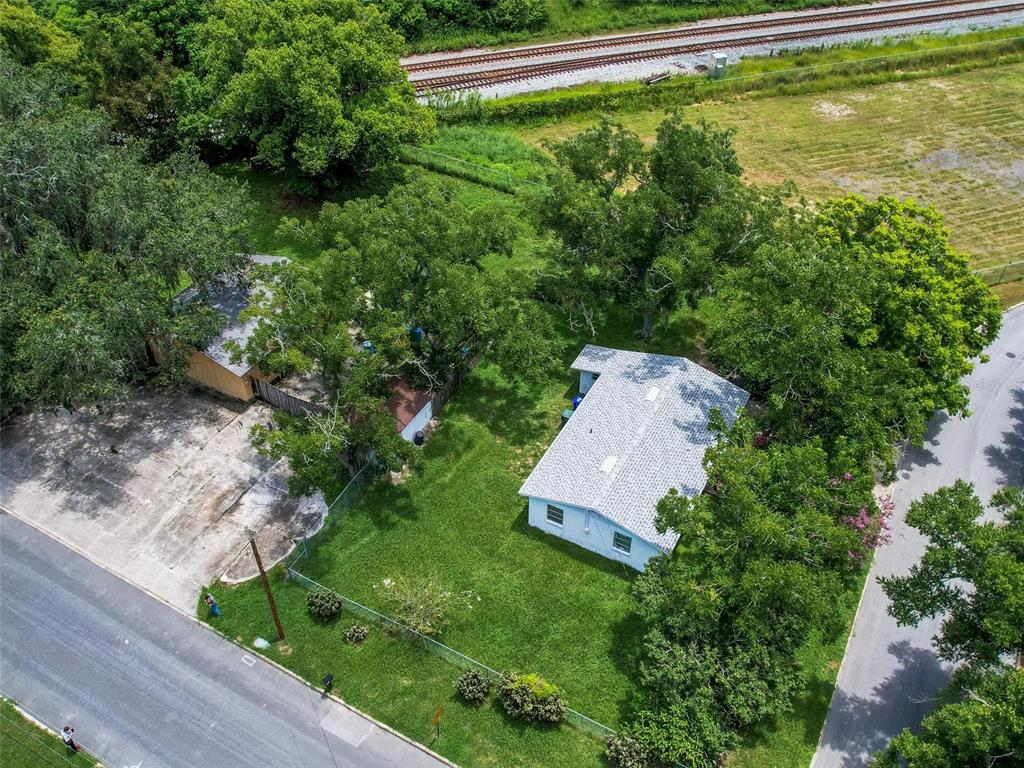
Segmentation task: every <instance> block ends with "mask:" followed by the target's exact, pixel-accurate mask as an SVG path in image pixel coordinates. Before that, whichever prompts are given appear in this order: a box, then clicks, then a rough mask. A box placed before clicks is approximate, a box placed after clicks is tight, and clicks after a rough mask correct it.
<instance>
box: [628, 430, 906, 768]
mask: <svg viewBox="0 0 1024 768" xmlns="http://www.w3.org/2000/svg"><path fill="white" fill-rule="evenodd" d="M718 429H719V430H720V439H719V442H718V443H717V444H716V445H714V446H711V447H710V448H708V450H707V452H706V453H705V458H704V465H705V468H706V470H707V473H708V487H709V489H710V490H709V493H708V494H705V495H702V496H698V497H695V498H688V497H686V496H682V495H679V494H677V493H670V494H669V495H668V496H666V497H665V498H664V499H663V500H662V501H661V503H660V504H659V506H658V526H659V529H667V528H673V529H674V530H677V531H682V532H685V533H684V535H683V536H682V538H681V539H680V541H679V544H678V545H677V548H676V551H675V552H674V553H673V555H672V556H671V557H663V558H655V559H653V560H651V561H650V562H649V563H648V567H647V569H646V570H645V571H644V573H643V574H641V576H640V577H639V578H638V579H637V581H636V584H635V587H634V593H635V596H636V599H637V608H638V611H639V612H640V615H641V616H642V617H643V619H644V620H645V622H646V623H647V626H648V634H647V637H646V639H645V642H644V648H643V652H642V656H641V662H640V683H641V694H640V697H639V701H640V704H639V706H638V711H637V713H636V716H635V719H634V721H633V722H632V723H631V724H630V726H629V731H630V733H631V734H632V735H633V736H634V737H635V738H636V739H637V740H638V741H639V742H640V743H641V744H642V745H643V749H644V750H645V752H646V754H647V755H648V757H649V758H652V759H654V760H655V761H658V762H659V764H660V763H665V764H676V763H678V762H680V761H681V762H683V763H685V764H687V765H690V766H694V768H700V767H702V766H709V767H710V766H715V765H717V764H718V759H719V755H720V754H721V752H723V751H724V750H725V749H726V748H727V747H728V746H729V745H730V744H732V743H734V738H735V737H734V733H735V731H737V730H739V729H741V728H744V727H746V726H749V725H750V724H752V723H754V722H757V721H758V720H761V719H763V718H765V717H769V716H771V715H773V714H776V713H779V712H783V711H786V710H787V709H789V708H790V706H791V705H792V699H793V697H794V696H795V695H796V693H798V692H799V691H800V690H801V686H802V682H803V678H802V672H801V669H800V666H799V664H798V662H797V656H796V652H797V650H798V648H799V647H800V646H801V645H802V644H803V643H804V642H806V640H807V639H808V637H809V636H810V633H812V632H814V631H819V632H821V633H822V634H823V635H825V636H834V635H835V634H836V633H838V632H840V631H842V626H840V625H839V624H837V617H838V614H837V612H836V611H835V605H836V604H837V602H839V601H840V600H841V599H842V594H843V592H844V590H845V589H847V588H849V586H850V585H851V584H852V583H853V582H854V580H855V579H856V575H857V574H858V573H859V572H860V570H861V568H862V565H863V561H864V557H865V555H866V554H867V553H868V552H870V551H871V550H872V549H873V548H874V547H875V546H877V545H878V544H879V543H880V542H881V541H882V540H883V539H884V536H885V525H886V523H885V520H884V515H885V512H884V511H883V510H881V509H879V507H878V506H877V504H876V502H875V499H874V497H873V485H874V479H873V477H872V476H871V475H870V473H864V472H862V471H861V466H860V464H859V462H858V460H857V458H856V456H855V455H854V456H846V455H844V454H842V453H840V454H838V455H836V456H834V457H830V456H829V454H828V453H826V451H825V450H824V449H823V448H822V446H821V445H820V444H818V443H817V442H814V441H812V442H808V443H804V444H798V445H786V444H783V443H770V444H767V445H766V444H764V441H763V439H760V438H759V435H758V434H757V432H756V429H755V427H754V425H753V422H752V421H751V420H750V419H749V418H748V417H745V416H744V417H741V418H740V419H739V420H738V421H737V422H736V424H735V425H734V426H733V427H732V428H731V429H728V430H726V429H725V428H724V424H722V423H721V421H720V420H719V422H718Z"/></svg>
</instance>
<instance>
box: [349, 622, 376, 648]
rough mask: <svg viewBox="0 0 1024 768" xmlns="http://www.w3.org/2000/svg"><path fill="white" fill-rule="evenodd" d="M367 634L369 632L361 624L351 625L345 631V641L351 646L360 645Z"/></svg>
mask: <svg viewBox="0 0 1024 768" xmlns="http://www.w3.org/2000/svg"><path fill="white" fill-rule="evenodd" d="M369 634H370V630H368V629H367V628H366V627H364V626H363V625H362V624H353V625H352V626H351V627H349V628H348V629H346V630H345V640H346V641H347V642H349V643H351V644H352V645H360V644H361V643H362V642H363V641H364V640H365V639H366V636H367V635H369Z"/></svg>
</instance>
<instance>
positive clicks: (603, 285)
mask: <svg viewBox="0 0 1024 768" xmlns="http://www.w3.org/2000/svg"><path fill="white" fill-rule="evenodd" d="M550 149H551V150H552V152H553V153H554V155H555V159H556V161H557V165H558V171H557V172H556V173H555V174H554V177H553V179H552V191H551V193H550V194H549V195H546V196H545V197H544V199H543V200H542V201H541V205H540V209H539V210H540V218H541V221H542V223H543V224H544V225H545V226H547V227H549V228H550V229H551V230H552V231H553V232H554V233H555V234H556V235H557V236H558V238H559V241H560V244H561V247H560V248H559V249H558V250H557V251H556V264H555V268H556V274H557V280H556V283H557V288H558V294H559V297H560V298H561V299H562V300H563V301H564V302H565V303H566V304H567V305H568V306H570V307H572V308H574V309H575V310H577V311H578V312H580V313H582V314H583V316H584V317H585V318H589V316H590V314H591V313H592V312H593V310H594V309H595V308H596V307H600V306H602V305H603V304H605V303H606V302H607V301H608V300H609V299H612V300H614V301H617V302H619V303H621V304H625V305H627V306H629V307H631V308H633V309H634V311H636V312H637V314H638V315H640V316H641V317H642V329H641V335H642V336H643V337H645V338H646V337H648V336H650V334H651V332H652V328H653V322H654V318H655V315H656V313H657V312H659V311H667V310H670V309H672V308H674V307H675V306H677V304H678V302H679V300H680V298H681V297H687V298H691V299H692V298H694V297H696V296H698V295H700V293H701V292H703V291H704V290H706V289H707V287H708V286H707V282H708V272H709V263H717V264H719V265H720V264H721V263H730V262H735V261H738V260H740V259H741V258H742V257H743V254H744V253H746V252H748V251H749V250H751V249H752V248H754V247H755V246H756V245H757V244H758V243H759V242H760V241H761V240H762V239H763V238H764V237H765V236H766V235H767V234H768V233H769V232H771V230H772V228H773V222H774V219H775V218H776V217H777V216H780V215H783V213H782V209H781V206H780V200H779V198H778V197H777V196H776V195H765V194H763V193H760V192H758V191H757V190H753V189H751V188H748V187H746V186H744V185H743V184H741V183H740V181H739V175H740V172H741V168H740V165H739V162H738V161H737V159H736V153H735V150H734V149H733V146H732V132H731V131H728V130H722V129H718V128H715V127H714V126H712V125H710V124H708V123H706V122H704V121H703V120H701V121H700V122H698V123H697V124H695V125H694V124H690V123H687V122H684V121H683V119H682V117H681V116H680V115H678V114H676V115H673V116H672V117H670V118H668V119H666V120H665V122H663V123H662V124H661V125H660V126H659V128H658V132H657V139H656V141H655V143H654V146H653V147H651V148H647V147H645V146H644V144H643V142H642V141H641V140H640V138H639V137H638V136H636V135H635V134H633V133H632V132H630V131H628V130H626V129H625V128H623V127H622V126H620V125H616V124H613V123H610V122H607V121H603V122H602V123H601V124H600V125H599V126H597V127H595V128H592V129H589V130H587V131H584V132H583V133H581V134H579V135H577V136H574V137H571V138H569V139H566V140H564V141H561V142H558V143H556V144H553V145H551V146H550ZM588 322H589V319H588Z"/></svg>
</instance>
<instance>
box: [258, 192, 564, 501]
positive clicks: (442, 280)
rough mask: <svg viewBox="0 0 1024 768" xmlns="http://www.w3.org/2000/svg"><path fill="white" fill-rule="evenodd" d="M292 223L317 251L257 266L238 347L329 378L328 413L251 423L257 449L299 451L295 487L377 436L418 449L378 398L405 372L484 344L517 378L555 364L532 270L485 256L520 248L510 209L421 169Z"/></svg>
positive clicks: (397, 448)
mask: <svg viewBox="0 0 1024 768" xmlns="http://www.w3.org/2000/svg"><path fill="white" fill-rule="evenodd" d="M290 227H291V228H292V230H293V231H294V233H295V234H294V236H295V237H296V239H299V240H301V241H304V242H307V243H312V244H314V245H315V247H316V249H317V250H318V251H319V253H320V255H319V256H318V257H317V258H316V259H314V260H310V261H307V262H305V263H301V264H299V263H293V264H276V265H272V266H270V267H267V268H266V269H264V270H262V272H263V276H264V285H265V286H266V287H265V288H264V289H263V290H262V291H260V293H259V295H258V296H257V297H256V299H255V300H254V302H253V305H252V307H251V308H250V309H249V310H248V316H250V317H253V318H256V320H257V326H256V329H255V331H254V332H253V334H252V335H251V337H250V338H249V340H248V342H247V347H246V349H245V350H242V351H241V354H244V355H247V356H248V357H249V360H250V361H253V362H255V361H260V362H261V365H262V366H263V368H264V369H265V370H268V371H274V372H278V373H291V372H296V371H298V372H301V373H306V374H315V375H316V376H317V377H318V378H319V379H320V380H321V381H322V383H323V385H324V388H325V390H326V399H325V403H324V405H325V408H326V411H325V412H324V413H321V414H316V415H310V416H307V417H303V418H295V417H290V416H288V415H286V414H284V415H279V416H278V417H276V423H275V425H274V428H273V429H268V428H266V427H263V426H257V427H256V428H254V433H253V434H254V438H255V441H256V444H257V446H258V448H259V449H260V451H261V452H262V453H264V454H265V455H268V456H271V457H273V458H280V457H282V456H288V457H290V459H291V466H292V468H293V475H292V478H291V480H290V483H291V488H292V490H293V491H294V492H296V493H298V492H309V491H310V490H312V489H313V488H315V487H316V486H317V485H320V487H324V485H325V479H327V478H330V477H331V476H332V475H333V477H334V478H335V479H341V478H343V477H344V475H345V473H346V472H347V471H348V468H349V467H351V466H353V465H354V464H355V463H357V462H358V460H359V458H360V457H361V456H364V455H365V451H366V450H367V449H368V448H372V450H373V452H374V454H375V456H376V460H377V461H379V462H382V463H384V464H386V465H387V466H388V467H390V468H392V469H400V468H401V467H402V466H403V464H405V463H406V462H407V461H409V459H410V458H411V456H412V452H411V446H410V445H409V444H408V443H407V442H405V441H404V440H402V439H401V437H400V436H399V435H398V434H397V433H396V431H395V428H394V418H393V416H392V415H391V414H390V413H389V412H388V411H387V410H385V409H384V408H383V402H384V401H385V399H386V398H387V397H388V396H389V395H390V393H391V386H393V383H394V382H395V381H396V379H397V378H398V377H401V378H402V379H403V380H405V381H407V382H408V383H409V385H410V386H412V387H416V388H419V389H424V390H431V391H436V390H437V389H439V388H440V387H441V386H443V385H444V384H445V383H446V382H447V381H449V380H450V379H451V378H452V377H453V376H455V375H456V374H457V373H459V372H463V371H465V370H466V369H467V368H468V366H469V365H470V363H471V361H472V360H473V359H475V358H476V357H478V356H479V355H480V354H482V353H484V352H485V351H486V352H488V353H489V354H490V355H491V357H492V358H493V359H494V360H495V361H497V362H498V363H500V364H501V365H502V366H503V367H504V368H505V370H507V371H508V372H509V373H510V375H512V376H515V377H538V376H540V375H542V374H543V373H544V371H545V370H547V369H549V368H550V367H551V365H552V362H553V360H554V353H555V347H554V344H553V341H552V339H553V334H552V332H551V323H550V319H549V318H548V315H547V314H546V313H544V312H543V310H542V309H541V307H540V304H539V303H538V302H537V301H536V300H535V299H534V297H533V295H532V294H533V285H534V283H535V281H536V276H535V275H532V274H530V273H528V272H526V271H524V270H518V269H509V270H506V271H500V272H499V271H495V270H487V269H485V268H484V267H483V263H484V261H485V260H486V259H488V258H491V257H496V256H504V257H505V258H509V257H511V255H512V243H513V241H514V240H515V239H516V237H517V235H518V232H519V226H518V224H517V223H516V221H515V219H514V217H513V215H512V212H511V211H510V210H509V209H508V208H506V207H501V206H497V205H493V206H488V207H479V208H473V209H469V208H467V207H465V206H464V205H462V204H461V203H460V202H459V201H458V200H457V199H456V196H455V193H454V190H453V189H452V188H451V187H450V186H448V185H443V184H437V183H434V182H431V181H427V180H417V181H414V182H412V183H410V184H408V185H404V186H401V187H396V188H395V189H393V190H392V191H391V192H390V193H389V194H388V195H387V197H385V198H377V197H373V198H369V199H364V200H354V201H350V202H348V203H346V204H345V205H344V206H338V205H335V204H332V203H328V204H326V205H325V206H324V207H323V209H322V211H321V212H320V214H319V216H318V217H317V218H316V219H315V220H309V221H307V222H305V223H304V224H300V223H299V222H291V223H290ZM357 343H358V344H360V345H361V350H360V348H359V347H357Z"/></svg>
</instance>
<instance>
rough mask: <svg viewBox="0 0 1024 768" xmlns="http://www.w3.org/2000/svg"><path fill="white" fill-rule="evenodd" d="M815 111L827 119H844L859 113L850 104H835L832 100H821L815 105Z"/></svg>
mask: <svg viewBox="0 0 1024 768" xmlns="http://www.w3.org/2000/svg"><path fill="white" fill-rule="evenodd" d="M814 112H815V114H817V115H818V116H819V117H822V118H824V119H826V120H842V119H843V118H846V117H851V116H853V115H855V114H857V111H856V110H855V109H854V108H853V107H851V106H850V105H849V104H833V103H832V102H831V101H819V102H818V103H817V104H815V105H814Z"/></svg>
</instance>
